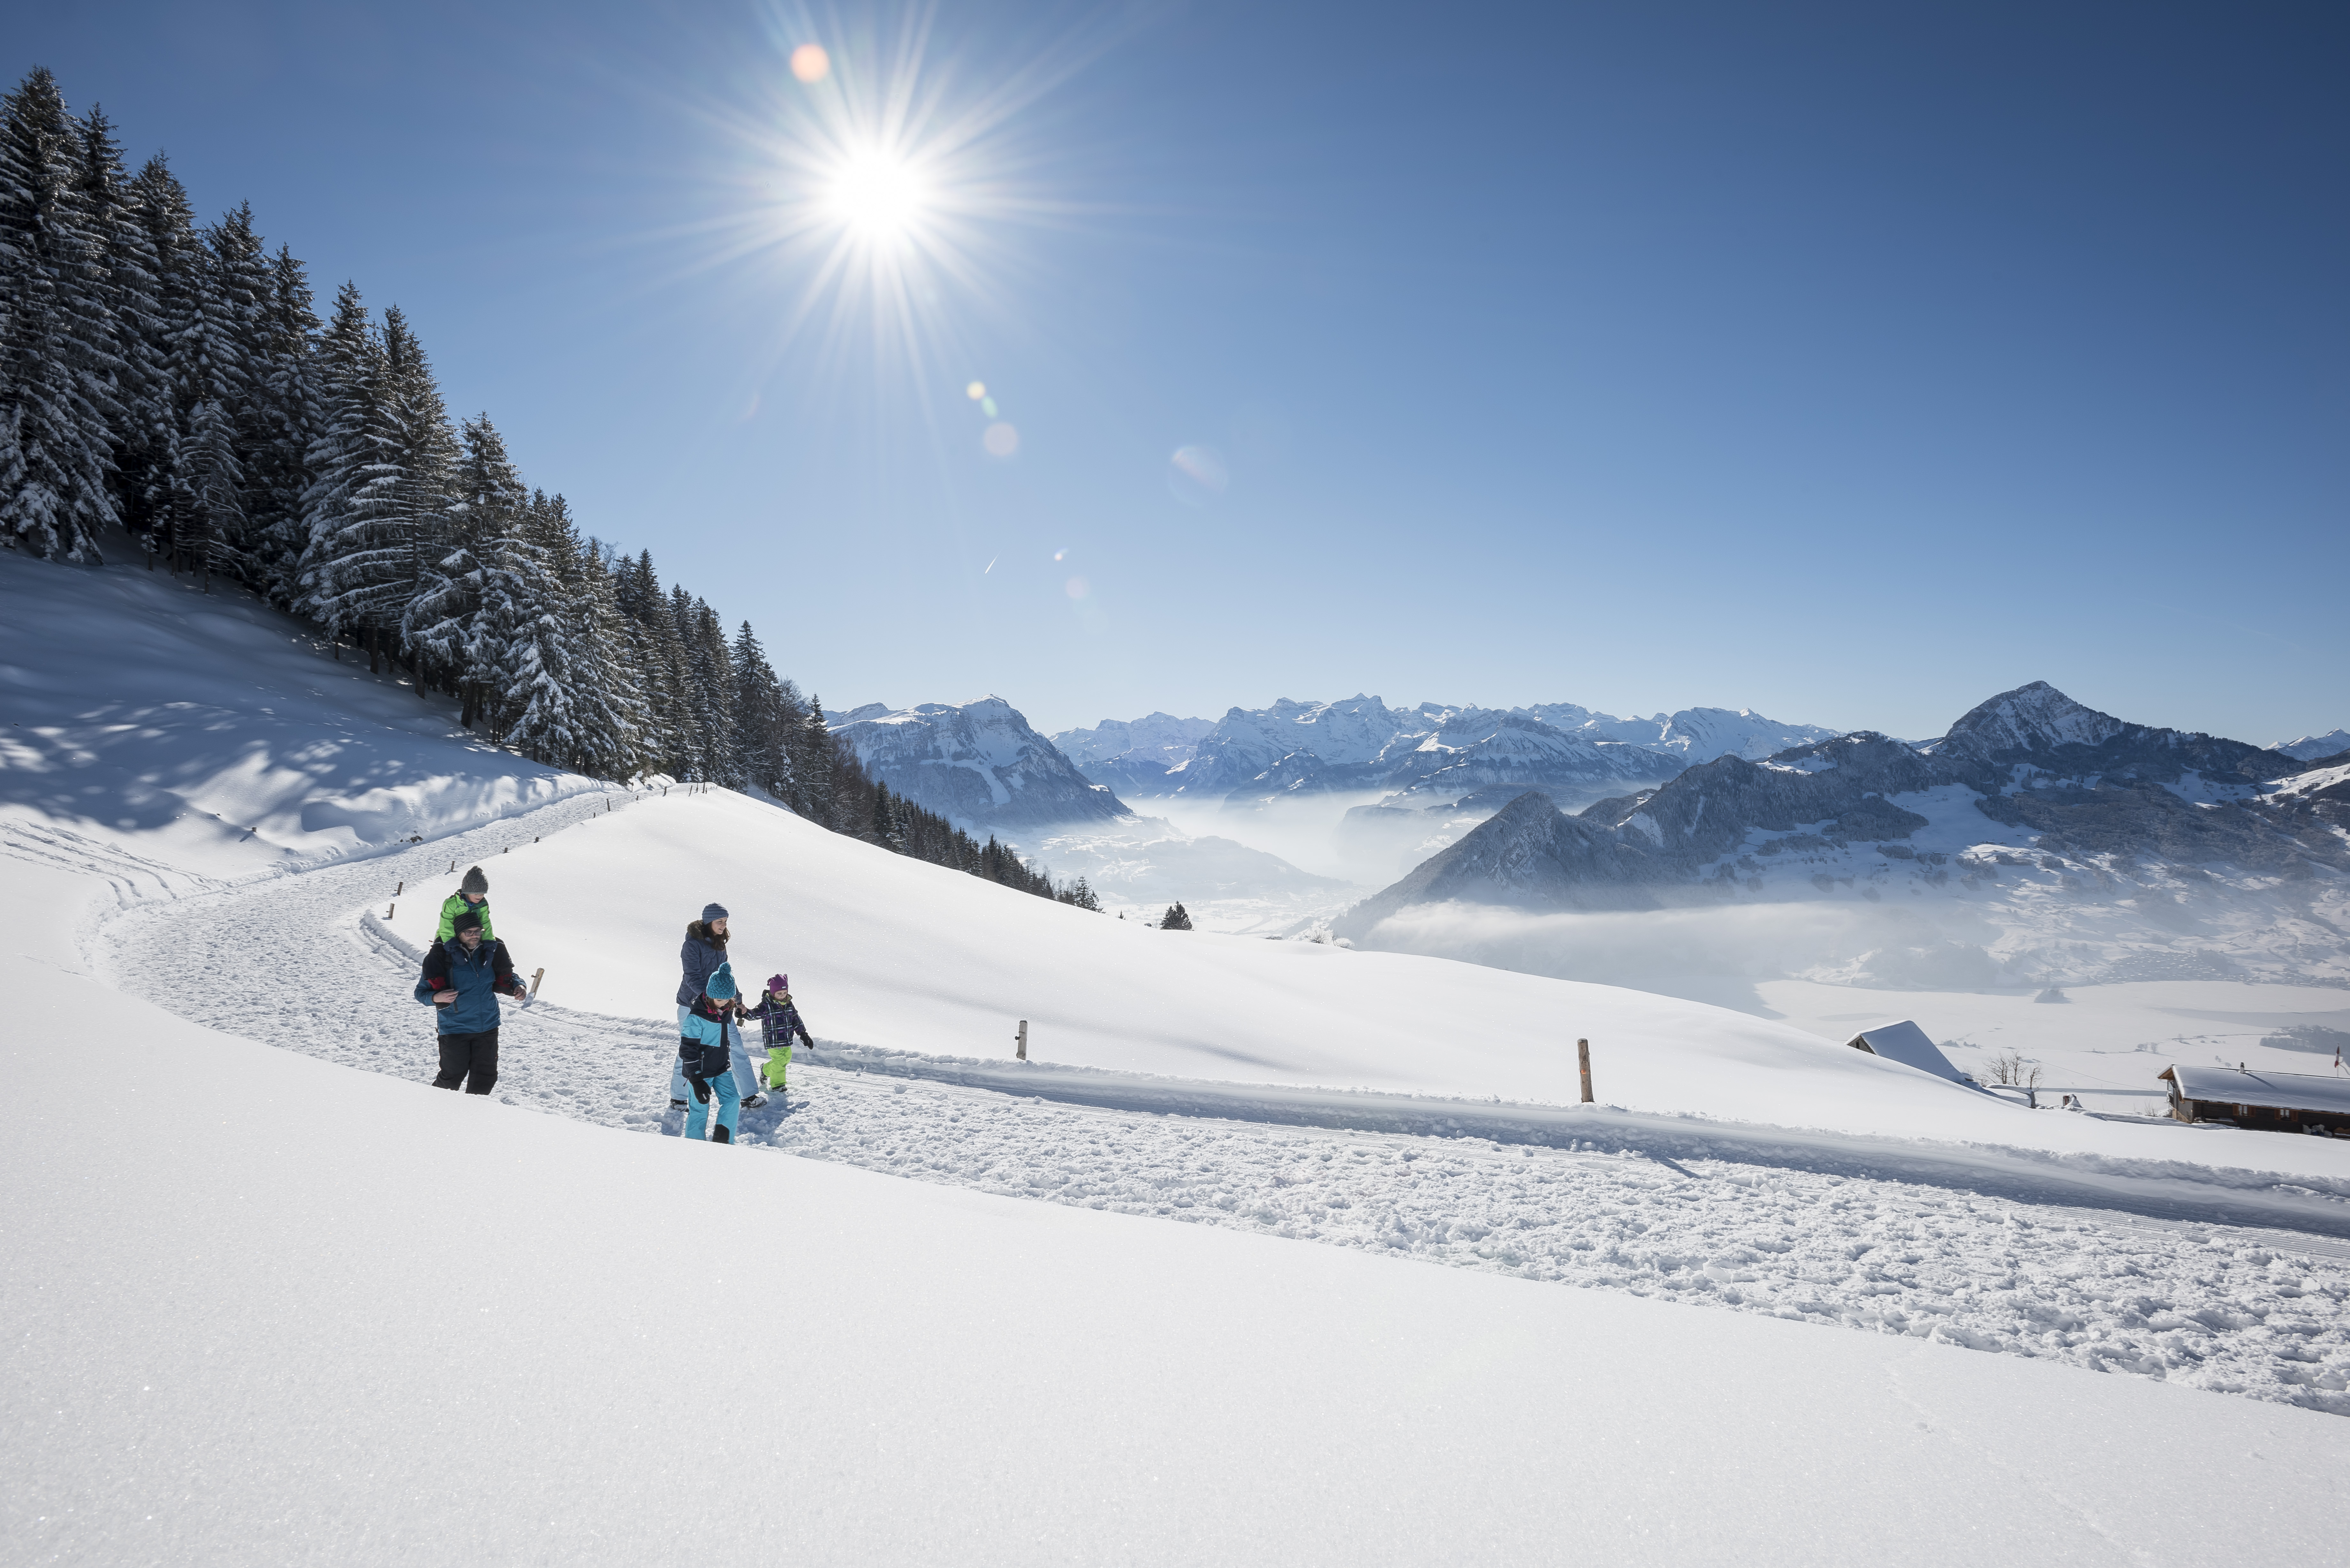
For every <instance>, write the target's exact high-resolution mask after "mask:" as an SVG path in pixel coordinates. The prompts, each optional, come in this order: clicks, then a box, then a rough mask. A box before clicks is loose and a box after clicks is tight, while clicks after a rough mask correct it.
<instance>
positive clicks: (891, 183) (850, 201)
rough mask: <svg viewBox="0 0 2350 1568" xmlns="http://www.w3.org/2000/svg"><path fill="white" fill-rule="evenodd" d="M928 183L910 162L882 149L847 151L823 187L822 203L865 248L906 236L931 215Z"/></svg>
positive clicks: (930, 195) (929, 186)
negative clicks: (825, 186) (926, 216)
mask: <svg viewBox="0 0 2350 1568" xmlns="http://www.w3.org/2000/svg"><path fill="white" fill-rule="evenodd" d="M932 199H933V192H932V190H931V182H929V181H928V180H926V179H925V178H924V177H923V174H922V171H921V170H920V168H918V167H917V166H916V165H915V163H914V161H913V160H911V159H910V158H908V157H906V156H904V155H903V154H901V153H898V152H894V151H889V150H888V149H886V148H864V149H859V150H857V151H850V152H849V153H847V156H845V157H844V158H843V159H842V160H841V161H840V165H839V167H838V168H837V170H835V171H834V172H833V175H832V178H831V179H830V181H829V182H827V189H826V191H825V195H824V204H825V206H826V207H827V209H828V210H829V211H830V213H832V216H833V217H834V219H835V220H836V221H837V222H838V223H840V224H841V225H842V226H843V227H844V228H846V229H847V231H848V232H849V233H850V234H854V235H856V236H857V237H858V239H861V240H864V241H866V242H867V243H868V244H882V243H887V242H889V241H894V240H900V239H904V238H907V237H908V236H910V234H912V233H913V231H914V230H915V229H917V228H919V227H920V224H921V222H922V219H923V218H924V216H925V215H927V214H928V213H929V212H930V210H931V202H932Z"/></svg>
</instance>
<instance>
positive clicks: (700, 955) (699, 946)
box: [669, 904, 767, 1110]
mask: <svg viewBox="0 0 2350 1568" xmlns="http://www.w3.org/2000/svg"><path fill="white" fill-rule="evenodd" d="M726 919H727V917H726V906H725V905H723V904H704V905H703V906H702V919H698V920H696V921H694V922H693V923H692V924H691V925H689V926H688V927H686V928H685V945H684V946H683V947H682V948H681V949H679V950H678V963H679V966H680V968H681V970H682V971H683V973H682V975H681V978H680V979H679V981H678V982H677V1026H678V1029H679V1031H680V1032H681V1033H682V1032H683V1031H684V1029H685V1026H686V1024H685V1020H686V1014H688V1013H690V1012H692V1011H693V1004H694V1003H695V1002H699V1001H701V1000H702V990H703V988H704V987H706V986H707V985H708V984H709V983H710V977H711V975H712V974H713V973H714V972H716V971H717V969H718V966H719V965H721V964H723V963H724V962H725V961H726ZM741 1005H742V1003H741V1001H740V999H739V998H738V999H736V1002H735V1007H736V1008H737V1009H739V1008H740V1007H741ZM726 1044H727V1045H728V1046H729V1047H730V1048H731V1049H730V1051H729V1053H728V1054H729V1055H730V1057H731V1058H732V1065H733V1074H734V1086H735V1088H736V1089H737V1090H738V1091H740V1093H741V1094H742V1096H743V1109H745V1110H757V1109H758V1108H759V1107H760V1106H764V1105H765V1104H766V1103H767V1101H766V1096H764V1095H762V1094H760V1093H759V1075H758V1069H757V1068H756V1067H755V1066H754V1065H753V1064H752V1062H751V1054H750V1053H749V1052H747V1051H745V1050H743V1026H742V1024H741V1023H736V1022H734V1021H733V1020H729V1021H728V1023H727V1024H726ZM685 1095H686V1087H685V1074H684V1072H683V1070H682V1069H681V1068H677V1067H671V1069H670V1075H669V1103H670V1105H671V1107H672V1108H675V1109H682V1108H683V1107H684V1105H685Z"/></svg>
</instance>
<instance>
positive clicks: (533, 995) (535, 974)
mask: <svg viewBox="0 0 2350 1568" xmlns="http://www.w3.org/2000/svg"><path fill="white" fill-rule="evenodd" d="M545 979H546V970H545V969H544V968H540V969H536V970H533V971H531V976H530V999H531V1000H532V1001H533V1002H536V1001H537V1000H538V982H539V981H542V980H545Z"/></svg>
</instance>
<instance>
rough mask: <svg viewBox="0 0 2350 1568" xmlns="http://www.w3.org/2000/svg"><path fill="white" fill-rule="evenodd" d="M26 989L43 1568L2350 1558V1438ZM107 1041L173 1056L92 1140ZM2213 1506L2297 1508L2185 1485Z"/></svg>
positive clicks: (22, 1430) (34, 1464)
mask: <svg viewBox="0 0 2350 1568" xmlns="http://www.w3.org/2000/svg"><path fill="white" fill-rule="evenodd" d="M42 875H43V876H44V877H46V876H47V874H46V873H44V874H42ZM24 916H25V909H24V908H23V906H21V905H19V906H13V907H12V908H11V909H8V910H7V911H6V912H5V918H6V919H7V920H8V925H9V929H8V931H7V934H8V935H9V936H10V937H12V938H15V937H16V936H17V933H18V929H19V928H21V927H23V926H25V925H26V924H27V923H28V922H27V921H26V919H24ZM18 945H19V942H18V941H16V940H12V941H10V942H9V943H8V948H9V949H11V950H0V984H5V986H7V988H8V989H9V992H10V993H11V994H12V995H14V996H16V997H17V998H19V999H20V1002H19V1005H18V1009H17V1014H16V1016H17V1019H18V1021H19V1023H20V1024H21V1027H20V1028H19V1029H17V1030H14V1031H12V1032H11V1033H9V1034H8V1035H7V1036H6V1038H5V1040H0V1086H5V1090H6V1092H8V1093H9V1094H10V1095H11V1096H12V1097H13V1098H15V1099H16V1101H17V1102H18V1103H20V1104H33V1103H43V1104H51V1105H52V1106H53V1108H52V1113H51V1114H43V1115H39V1116H30V1117H26V1118H22V1119H21V1125H20V1127H19V1129H18V1133H17V1136H15V1137H10V1138H9V1139H7V1140H6V1141H5V1144H0V1193H5V1194H6V1195H7V1196H6V1199H5V1207H0V1216H5V1234H6V1243H7V1244H6V1247H5V1251H0V1259H5V1262H0V1321H5V1322H6V1323H7V1324H8V1325H9V1334H10V1344H9V1377H8V1382H7V1386H6V1394H5V1417H6V1418H5V1420H0V1465H5V1467H6V1469H7V1473H8V1474H9V1476H10V1477H11V1485H10V1486H9V1488H8V1489H7V1490H6V1493H5V1502H0V1557H5V1559H6V1560H8V1561H12V1562H29V1561H36V1560H38V1561H43V1562H57V1563H124V1562H133V1561H137V1562H171V1563H192V1564H212V1563H224V1564H239V1565H242V1564H249V1563H338V1564H339V1563H358V1564H375V1563H386V1564H390V1563H418V1562H460V1561H462V1562H469V1563H471V1562H562V1563H644V1562H650V1561H663V1562H668V1561H679V1562H692V1563H712V1564H732V1563H752V1562H759V1563H771V1562H774V1561H775V1559H776V1557H777V1556H778V1554H779V1553H780V1554H784V1555H787V1556H789V1557H791V1558H792V1559H794V1560H796V1561H804V1562H813V1563H855V1564H868V1563H869V1564H876V1565H879V1564H890V1565H895V1564H900V1563H959V1564H962V1563H971V1564H995V1563H1021V1564H1028V1563H1042V1562H1068V1563H1106V1562H1118V1563H1133V1564H1144V1565H1155V1564H1188V1563H1203V1562H1214V1563H1238V1564H1255V1563H1284V1564H1286V1563H1347V1564H1350V1565H1351V1564H1387V1563H1397V1564H1404V1563H1410V1564H1418V1563H1441V1562H1467V1561H1473V1562H1481V1563H1482V1562H1495V1561H1503V1562H1535V1561H1540V1562H1555V1563H1592V1564H1602V1563H1604V1564H1610V1565H1615V1564H1629V1565H1633V1568H1646V1565H1649V1564H1656V1565H1664V1564H1673V1565H1676V1568H1678V1565H1680V1564H1686V1563H1692V1562H1709V1561H1712V1562H1728V1561H1735V1562H1738V1563H1742V1564H1754V1565H1758V1568H1823V1565H1825V1568H1841V1565H1844V1564H1853V1565H1867V1568H1878V1565H1882V1564H1909V1563H1916V1564H1935V1565H1938V1568H1939V1565H1946V1564H1961V1565H1965V1564H1989V1565H1996V1568H2007V1565H2009V1564H2012V1563H2015V1562H2018V1561H2066V1562H2083V1563H2143V1562H2159V1563H2217V1564H2234V1563H2244V1564H2265V1563H2272V1562H2275V1561H2278V1560H2280V1558H2281V1557H2282V1558H2284V1559H2301V1558H2311V1559H2322V1558H2323V1557H2324V1556H2325V1555H2326V1554H2327V1553H2328V1552H2329V1548H2328V1546H2327V1544H2326V1543H2327V1542H2330V1541H2332V1540H2333V1539H2334V1536H2335V1534H2336V1533H2337V1532H2338V1525H2337V1524H2336V1522H2335V1521H2334V1519H2333V1517H2332V1514H2331V1511H2329V1510H2328V1509H2326V1508H2324V1507H2322V1506H2316V1505H2314V1504H2313V1503H2312V1502H2310V1501H2304V1500H2314V1499H2320V1498H2324V1497H2330V1496H2331V1481H2332V1479H2333V1478H2334V1477H2335V1476H2337V1475H2338V1474H2339V1473H2340V1471H2341V1469H2342V1468H2343V1466H2344V1465H2345V1463H2350V1425H2345V1424H2344V1423H2340V1422H2336V1421H2333V1420H2330V1419H2327V1418H2325V1417H2320V1416H2315V1415H2313V1414H2311V1413H2309V1412H2306V1411H2300V1410H2292V1409H2286V1408H2282V1407H2277V1406H2273V1405H2262V1404H2257V1403H2254V1402H2252V1401H2250V1400H2214V1399H2210V1398H2209V1397H2204V1396H2202V1395H2199V1394H2197V1393H2195V1392H2193V1391H2191V1390H2188V1389H2180V1388H2171V1387H2165V1386H2157V1385H2152V1384H2148V1383H2146V1382H2143V1381H2140V1380H2137V1379H2132V1378H2119V1377H2097V1376H2092V1375H2089V1374H2087V1373H2085V1372H2080V1371H2077V1370H2075V1369H2074V1368H2070V1367H2048V1366H2024V1365H2023V1364H2022V1363H2021V1362H2019V1361H2015V1360H2012V1359H2009V1358H2003V1357H1997V1356H1981V1355H1966V1354H1964V1353H1962V1352H1959V1351H1956V1350H1953V1349H1950V1348H1949V1347H1947V1346H1943V1345H1932V1344H1927V1343H1923V1342H1919V1341H1916V1340H1908V1339H1891V1338H1883V1337H1873V1336H1866V1335H1861V1334H1818V1333H1811V1332H1806V1331H1805V1330H1804V1328H1803V1327H1802V1326H1800V1325H1798V1324H1786V1323H1779V1322H1773V1321H1770V1320H1768V1319H1764V1318H1760V1317H1754V1316H1742V1315H1739V1314H1723V1313H1711V1314H1699V1313H1697V1312H1694V1311H1692V1310H1691V1309H1690V1308H1687V1307H1683V1306H1680V1305H1678V1304H1676V1303H1669V1302H1656V1301H1635V1300H1632V1299H1629V1298H1628V1297H1625V1296H1621V1295H1610V1294H1607V1293H1598V1292H1583V1291H1562V1290H1551V1289H1544V1288H1542V1287H1540V1286H1538V1285H1534V1284H1531V1283H1529V1282H1524V1281H1520V1280H1511V1279H1502V1278H1496V1277H1492V1276H1491V1275H1488V1274H1481V1273H1477V1272H1471V1271H1468V1270H1461V1269H1428V1268H1419V1267H1414V1266H1412V1265H1411V1264H1409V1262H1401V1261H1398V1260H1395V1259H1390V1258H1379V1257H1369V1256H1364V1255H1362V1254H1360V1253H1358V1252H1352V1251H1347V1250H1344V1249H1340V1248H1335V1247H1307V1246H1299V1245H1295V1244H1294V1243H1289V1242H1284V1241H1279V1240H1276V1239H1274V1238H1270V1237H1263V1236H1252V1235H1245V1234H1236V1233H1233V1232H1231V1231H1219V1230H1212V1229H1208V1228H1203V1227H1196V1226H1177V1225H1167V1224H1162V1223H1158V1222H1155V1221H1142V1220H1133V1219H1128V1218H1126V1217H1123V1216H1119V1215H1114V1214H1096V1213H1087V1212H1085V1211H1083V1210H1077V1209H1073V1208H1067V1207H1060V1206H1055V1205H1050V1204H1037V1203H1015V1202H1011V1201H1007V1200H1006V1199H1002V1198H998V1197H994V1196H991V1195H988V1194H984V1193H975V1192H971V1191H964V1190H954V1189H946V1188H941V1187H936V1186H925V1185H921V1184H918V1183H911V1182H903V1181H893V1180H889V1179H884V1178H880V1177H877V1176H875V1175H873V1174H871V1173H868V1172H865V1171H858V1170H852V1169H847V1168H840V1167H837V1166H828V1165H826V1164H824V1163H822V1162H820V1161H813V1160H793V1159H773V1158H758V1157H756V1156H755V1155H752V1156H745V1155H742V1154H738V1153H737V1152H735V1151H732V1150H724V1149H719V1148H714V1147H709V1146H706V1145H690V1144H686V1143H682V1142H680V1141H677V1140H671V1139H663V1138H653V1137H636V1138H629V1137H612V1136H611V1135H610V1134H608V1132H605V1131H602V1130H600V1129H598V1128H594V1127H583V1126H579V1125H577V1124H575V1123H572V1122H568V1121H566V1120H564V1119H562V1118H559V1117H555V1116H533V1115H529V1114H526V1113H522V1112H517V1111H516V1110H515V1109H513V1108H512V1107H508V1106H501V1105H498V1104H496V1103H495V1101H494V1100H476V1099H472V1098H470V1097H466V1096H455V1095H446V1094H441V1093H438V1092H436V1091H433V1090H431V1089H428V1088H425V1087H422V1086H421V1085H416V1084H413V1083H399V1082H395V1081H392V1080H390V1079H388V1078H384V1077H380V1076H377V1075H368V1074H356V1073H347V1072H340V1071H338V1070H336V1069H334V1068H332V1067H331V1066H328V1065H327V1064H321V1063H317V1062H312V1061H309V1060H306V1059H305V1058H303V1057H301V1056H299V1055H296V1054H288V1053H286V1052H282V1051H277V1050H273V1049H270V1048H268V1047H266V1046H262V1045H258V1044H252V1043H249V1042H245V1041H241V1040H237V1039H234V1038H232V1037H230V1036H226V1035H224V1034H221V1033H215V1032H213V1031H208V1030H204V1029H202V1028H200V1027H198V1026H195V1025H193V1024H190V1023H186V1022H184V1021H182V1020H181V1019H178V1018H175V1017H172V1016H171V1015H170V1014H167V1013H165V1012H161V1011H159V1010H156V1009H154V1008H152V1007H150V1006H148V1005H147V1004H145V1003H143V1002H136V1001H133V1000H130V999H127V998H124V997H123V996H121V995H120V993H119V992H113V991H110V990H109V989H107V988H106V987H104V986H103V985H101V984H99V982H97V981H93V980H90V979H88V978H87V977H84V976H76V975H71V974H67V973H64V972H62V971H60V970H59V969H58V968H57V967H56V966H55V965H53V964H44V963H42V962H39V961H35V960H31V959H26V958H21V957H19V956H17V954H16V951H14V950H13V949H16V947H17V946H18ZM419 1011H420V1012H421V1009H420V1010H419ZM93 1015H102V1016H104V1017H105V1018H107V1019H108V1020H109V1023H111V1024H112V1025H113V1026H114V1027H115V1028H116V1029H117V1030H118V1031H120V1033H122V1034H123V1035H124V1036H126V1037H128V1038H129V1039H130V1040H131V1041H134V1042H135V1043H136V1047H137V1049H138V1050H139V1051H140V1052H142V1053H150V1054H151V1055H149V1056H145V1057H142V1058H141V1059H142V1060H151V1061H153V1062H155V1063H158V1064H164V1065H165V1066H166V1067H167V1070H166V1071H159V1072H156V1073H154V1074H151V1075H144V1076H137V1077H134V1078H132V1079H131V1080H130V1081H129V1082H127V1083H122V1082H113V1081H109V1082H108V1083H106V1084H104V1085H101V1086H102V1087H103V1089H104V1091H105V1093H104V1097H103V1101H102V1103H100V1104H95V1105H92V1106H89V1107H88V1114H87V1115H74V1114H70V1112H69V1111H68V1114H57V1109H56V1107H55V1106H54V1102H55V1101H56V1097H57V1083H58V1065H57V1048H56V1044H55V1043H56V1042H57V1040H60V1039H64V1038H68V1037H69V1036H70V1035H71V1034H72V1033H73V1032H75V1031H76V1030H78V1029H81V1028H84V1027H86V1026H87V1023H88V1019H89V1018H90V1017H91V1016H93ZM904 1097H908V1098H910V1097H912V1095H911V1092H910V1094H909V1096H904ZM101 1157H102V1158H101ZM2184 1472H2191V1473H2193V1474H2195V1475H2197V1476H2198V1478H2199V1480H2200V1481H2201V1482H2202V1484H2204V1485H2207V1486H2210V1487H2213V1488H2218V1489H2222V1490H2225V1491H2226V1492H2227V1493H2228V1494H2229V1495H2231V1496H2240V1497H2242V1498H2245V1499H2246V1500H2248V1501H2247V1506H2246V1507H2245V1508H2242V1509H2235V1510H2229V1511H2202V1510H2192V1509H2175V1508H2168V1507H2161V1506H2155V1505H2153V1504H2151V1503H2150V1502H2149V1501H2148V1499H2147V1477H2148V1476H2150V1475H2153V1476H2158V1475H2164V1474H2178V1473H2184ZM1987 1500H1991V1501H1987Z"/></svg>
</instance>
